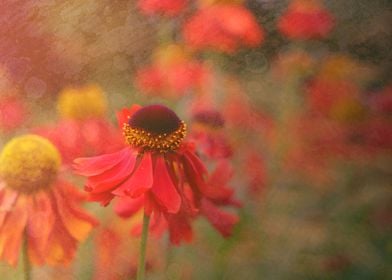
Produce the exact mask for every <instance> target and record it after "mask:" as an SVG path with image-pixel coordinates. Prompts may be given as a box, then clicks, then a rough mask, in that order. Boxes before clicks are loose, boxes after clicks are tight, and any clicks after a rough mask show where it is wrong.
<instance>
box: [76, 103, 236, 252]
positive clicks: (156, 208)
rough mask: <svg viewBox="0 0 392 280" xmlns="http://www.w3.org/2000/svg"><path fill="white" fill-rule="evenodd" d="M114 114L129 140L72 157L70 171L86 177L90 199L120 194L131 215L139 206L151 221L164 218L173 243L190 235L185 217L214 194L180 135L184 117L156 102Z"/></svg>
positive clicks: (107, 198) (105, 200) (192, 150)
mask: <svg viewBox="0 0 392 280" xmlns="http://www.w3.org/2000/svg"><path fill="white" fill-rule="evenodd" d="M118 117H119V123H120V124H121V126H123V132H124V136H125V139H126V141H127V143H128V144H129V146H128V147H126V148H124V149H122V150H120V151H118V152H116V153H112V154H107V155H102V156H98V157H92V158H80V159H76V160H75V170H76V172H77V173H78V174H80V175H83V176H86V177H88V180H87V183H86V186H85V189H86V191H87V192H89V196H90V199H91V200H93V201H99V202H100V203H101V204H102V205H107V204H108V203H109V202H110V201H111V200H112V199H113V198H114V197H115V196H120V197H126V199H127V200H125V203H123V202H124V200H123V201H122V203H121V206H120V208H121V209H122V212H124V211H125V212H126V213H127V214H128V215H132V214H134V213H135V212H137V211H138V210H139V209H144V212H145V213H146V214H147V215H152V214H153V215H154V217H153V218H154V219H153V220H155V221H156V222H154V221H153V222H152V223H151V227H153V226H154V224H159V221H160V219H162V218H164V220H163V221H164V222H166V223H167V225H168V227H169V231H170V234H171V240H172V242H173V243H176V244H178V243H179V242H180V241H181V240H185V241H190V240H191V238H192V232H191V225H190V223H191V220H192V219H193V217H194V216H195V215H196V214H197V211H198V208H199V207H201V205H202V203H203V202H202V201H203V200H204V199H209V200H212V201H213V200H214V199H215V197H214V195H213V193H212V192H211V186H210V185H209V184H208V183H207V182H206V181H205V176H206V175H207V170H206V168H205V167H204V165H203V163H202V162H201V161H200V159H199V158H198V157H197V156H196V154H195V148H194V145H193V144H192V143H188V142H184V141H183V139H184V137H185V134H186V125H185V123H184V122H183V121H181V120H180V119H179V118H178V116H177V115H176V114H175V113H174V112H173V111H172V110H170V109H169V108H167V107H165V106H162V105H150V106H145V107H140V106H137V105H134V106H133V107H132V108H131V109H124V110H123V111H121V112H120V113H119V114H118ZM120 212H121V211H120ZM123 216H124V215H123ZM228 226H229V224H228ZM227 231H230V229H227Z"/></svg>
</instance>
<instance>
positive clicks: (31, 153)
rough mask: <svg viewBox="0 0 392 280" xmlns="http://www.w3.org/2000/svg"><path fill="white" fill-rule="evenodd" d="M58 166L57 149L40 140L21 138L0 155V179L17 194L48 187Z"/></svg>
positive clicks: (36, 137) (35, 137) (38, 137)
mask: <svg viewBox="0 0 392 280" xmlns="http://www.w3.org/2000/svg"><path fill="white" fill-rule="evenodd" d="M60 163H61V157H60V154H59V152H58V151H57V149H56V148H55V147H54V146H53V144H52V143H50V142H49V141H48V140H46V139H45V138H43V137H40V136H37V135H24V136H20V137H17V138H14V139H13V140H11V141H10V142H9V143H7V145H6V146H5V147H4V149H3V151H2V152H1V154H0V178H1V179H2V180H3V181H4V182H5V183H6V184H7V186H8V187H10V188H12V189H14V190H16V191H18V192H21V193H34V192H38V191H40V190H45V189H48V188H50V187H51V185H52V184H53V182H54V181H55V179H56V176H57V172H58V170H59V167H60Z"/></svg>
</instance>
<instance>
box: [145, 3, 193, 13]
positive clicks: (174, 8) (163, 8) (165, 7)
mask: <svg viewBox="0 0 392 280" xmlns="http://www.w3.org/2000/svg"><path fill="white" fill-rule="evenodd" d="M187 2H188V0H139V1H138V7H139V9H140V10H141V11H142V12H143V13H144V14H146V15H164V16H176V15H178V14H179V13H181V12H182V11H183V10H184V9H185V7H186V4H187Z"/></svg>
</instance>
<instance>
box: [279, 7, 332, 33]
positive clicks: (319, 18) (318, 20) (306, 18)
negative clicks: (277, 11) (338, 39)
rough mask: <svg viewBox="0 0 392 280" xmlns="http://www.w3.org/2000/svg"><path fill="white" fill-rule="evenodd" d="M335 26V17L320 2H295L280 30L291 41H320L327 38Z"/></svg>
mask: <svg viewBox="0 0 392 280" xmlns="http://www.w3.org/2000/svg"><path fill="white" fill-rule="evenodd" d="M334 24H335V20H334V17H333V16H332V14H331V13H330V12H329V11H328V10H327V9H325V8H324V7H323V5H322V3H321V1H320V0H293V1H292V2H291V3H290V6H289V8H288V10H287V11H286V12H285V13H284V14H283V15H282V16H281V18H280V19H279V22H278V28H279V30H280V32H281V33H282V34H283V35H285V36H287V37H288V38H290V39H319V38H325V37H327V36H328V34H329V33H330V32H331V30H332V28H333V27H334Z"/></svg>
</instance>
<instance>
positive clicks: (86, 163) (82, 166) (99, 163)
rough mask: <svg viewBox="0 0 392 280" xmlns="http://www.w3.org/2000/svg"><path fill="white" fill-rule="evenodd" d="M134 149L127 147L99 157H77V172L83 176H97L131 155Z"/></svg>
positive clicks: (75, 168) (75, 162) (75, 165)
mask: <svg viewBox="0 0 392 280" xmlns="http://www.w3.org/2000/svg"><path fill="white" fill-rule="evenodd" d="M131 154H132V151H131V150H130V149H129V148H128V147H127V148H125V149H122V150H121V151H118V152H116V153H112V154H106V155H102V156H97V157H88V158H77V159H75V160H74V165H73V167H74V170H75V173H77V174H79V175H82V176H95V175H99V174H101V173H103V172H105V171H107V170H109V169H110V168H112V167H113V166H115V165H116V164H118V163H119V162H121V161H123V160H124V159H125V158H127V157H130V155H131Z"/></svg>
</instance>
